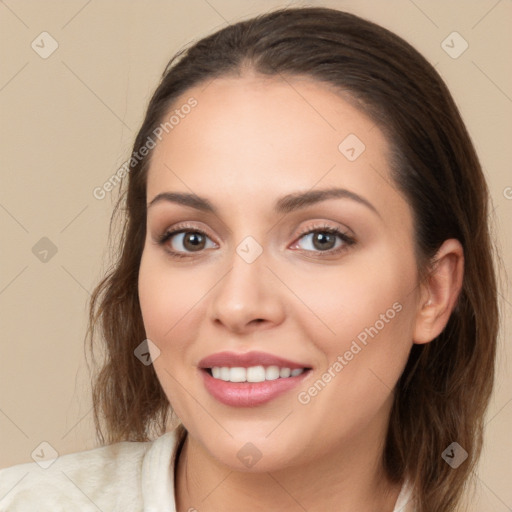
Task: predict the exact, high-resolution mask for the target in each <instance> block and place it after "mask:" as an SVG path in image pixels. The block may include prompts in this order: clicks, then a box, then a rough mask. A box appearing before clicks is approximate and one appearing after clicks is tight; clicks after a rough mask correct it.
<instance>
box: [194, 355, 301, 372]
mask: <svg viewBox="0 0 512 512" xmlns="http://www.w3.org/2000/svg"><path fill="white" fill-rule="evenodd" d="M198 366H199V368H203V369H208V368H213V367H215V366H218V367H223V366H227V367H230V368H235V367H240V368H249V367H251V366H265V367H267V366H278V367H279V368H290V369H291V370H294V369H300V368H311V366H310V365H308V364H306V363H298V362H296V361H290V360H289V359H284V358H282V357H279V356H274V355H272V354H267V353H266V352H246V353H244V354H237V353H235V352H218V353H217V354H212V355H211V356H208V357H205V358H204V359H201V361H199V364H198Z"/></svg>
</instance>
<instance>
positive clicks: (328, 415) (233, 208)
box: [139, 72, 463, 512]
mask: <svg viewBox="0 0 512 512" xmlns="http://www.w3.org/2000/svg"><path fill="white" fill-rule="evenodd" d="M190 96H193V97H195V98H196V99H197V101H198V105H197V106H196V107H195V108H194V109H193V110H192V111H191V113H190V114H189V115H188V116H187V117H186V118H184V119H183V120H181V122H180V124H179V125H177V126H175V127H174V129H173V130H172V131H170V132H169V133H168V134H167V135H166V136H164V138H163V139H162V140H161V142H159V143H158V144H157V146H156V148H155V149H154V150H153V154H152V160H151V166H150V169H149V172H148V182H147V202H148V204H149V203H150V202H151V201H152V199H153V198H154V197H155V196H156V195H157V194H159V193H162V192H171V191H172V192H185V193H191V192H192V193H195V194H197V195H199V196H202V197H206V198H207V199H208V200H209V201H210V202H211V203H212V204H213V205H214V206H215V207H216V208H217V209H218V213H217V214H216V215H215V214H212V213H206V212H202V211H198V210H195V209H194V208H192V207H189V206H183V205H180V204H175V203H171V202H166V201H161V202H157V203H155V204H153V205H152V206H151V207H149V208H148V214H147V238H146V243H145V247H144V251H143V256H142V261H141V265H140V274H139V297H140V304H141V309H142V315H143V319H144V325H145V329H146V334H147V337H148V338H149V339H151V340H152V341H153V342H154V343H155V345H157V346H158V348H159V350H160V355H159V357H157V358H156V359H155V360H154V367H155V370H156V373H157V375H158V378H159V381H160V383H161V385H162V387H163V389H164V391H165V393H166V395H167V397H168V399H169V401H170V403H171V405H172V407H173V409H174V411H175V412H176V414H177V415H178V416H179V418H180V419H181V421H182V422H183V423H184V425H185V427H186V428H187V430H188V433H189V434H188V436H187V440H186V442H185V445H184V447H183V451H182V453H181V455H180V457H179V460H178V463H177V473H176V482H175V484H176V490H175V495H176V503H177V510H179V511H187V510H189V508H191V507H194V508H196V509H197V510H199V511H201V512H203V511H221V510H222V511H224V512H230V511H235V510H236V511H239V510H251V511H260V510H261V511H274V510H275V511H277V510H279V511H283V510H284V511H302V510H308V511H309V512H314V511H325V510H340V511H346V512H349V511H354V512H355V511H358V512H365V511H368V512H370V511H372V512H373V511H375V510H379V511H382V512H386V511H387V512H391V511H392V510H393V508H394V505H395V502H396V499H397V497H398V494H399V491H400V487H401V485H400V484H393V483H392V482H390V481H389V480H388V479H387V477H386V475H385V474H384V472H383V470H382V464H381V457H382V448H383V445H384V438H385V434H386V429H387V424H388V421H389V414H390V409H391V404H392V399H393V389H394V387H395V384H396V382H397V380H398V378H399V377H400V374H401V373H402V371H403V368H404V366H405V364H406V361H407V358H408V355H409V352H410V349H411V347H412V345H413V343H427V342H429V341H431V340H432V339H434V338H435V336H437V335H438V334H439V333H440V332H441V331H442V330H443V329H444V326H445V325H446V322H447V321H448V318H449V316H450V313H451V311H452V309H453V307H454V304H455V301H456V298H457V295H458V293H459V291H460V286H461V281H462V269H463V254H462V248H461V246H460V244H459V243H458V242H457V241H455V240H447V241H446V242H445V243H444V244H443V246H442V247H441V249H440V250H439V252H438V255H437V258H438V264H437V267H436V270H435V272H434V273H433V274H432V277H431V279H430V280H429V283H428V285H420V283H419V282H418V269H417V265H416V261H415V257H414V242H413V240H414V226H413V222H412V212H411V209H410V207H409V205H408V203H407V201H406V199H405V198H404V197H403V196H402V195H401V194H400V193H399V192H398V191H397V189H396V188H395V186H394V185H393V184H392V182H391V178H390V169H389V166H388V163H387V158H386V155H387V151H388V148H389V146H388V143H387V141H386V139H385V138H384V136H383V134H382V132H381V131H380V130H379V128H378V127H377V126H375V125H374V123H373V122H372V121H371V120H370V119H369V118H367V117H366V116H365V115H364V114H363V113H362V112H360V111H359V110H357V109H356V108H354V107H353V106H351V104H349V103H348V102H347V101H345V100H344V99H343V98H341V97H340V96H339V95H337V94H335V92H334V91H333V90H331V89H330V88H329V87H328V86H327V85H325V84H319V83H317V82H315V81H313V80H310V79H303V78H301V79H299V78H297V77H295V78H293V79H292V78H287V79H286V80H283V79H280V78H267V77H261V76H258V75H254V74H252V73H250V72H246V73H244V74H243V75H242V76H241V77H236V78H219V79H216V80H214V81H212V82H210V83H209V84H208V85H207V87H205V86H204V85H202V86H198V87H195V88H192V89H190V90H189V91H187V92H186V94H184V95H183V96H182V98H180V99H178V101H176V103H175V105H174V106H173V109H174V108H179V106H180V105H182V104H184V103H185V102H186V99H187V98H189V97H190ZM348 134H356V135H357V137H358V138H359V139H360V140H361V141H363V142H364V144H365V146H366V149H365V151H364V152H363V153H362V154H361V155H360V156H359V157H358V158H357V159H356V160H354V161H349V160H348V159H347V158H346V157H345V156H344V154H342V153H341V152H340V150H339V149H338V145H339V144H340V142H341V141H342V140H343V139H344V138H345V137H346V136H347V135H348ZM329 187H340V188H344V189H348V190H350V191H352V192H354V193H356V194H358V195H359V196H361V197H363V198H365V199H366V200H367V201H368V202H370V203H371V204H372V205H373V207H374V208H375V209H376V210H377V212H378V213H376V212H374V211H373V210H372V209H370V208H368V207H367V206H365V205H363V204H360V203H359V202H356V201H354V200H351V199H348V198H335V199H329V200H326V201H323V202H320V203H316V204H313V205H310V206H308V207H307V208H304V209H301V210H297V211H293V212H290V213H287V214H285V215H283V214H276V213H275V212H274V211H273V205H274V202H275V201H276V200H277V199H278V198H280V197H282V196H284V195H286V194H290V193H294V192H304V191H308V190H311V189H314V190H317V189H324V188H329ZM182 222H187V224H189V225H191V226H192V228H191V229H190V228H189V231H191V230H192V231H193V229H194V228H195V229H200V230H202V231H205V232H206V234H207V235H208V238H206V243H205V245H204V246H203V247H204V248H202V249H200V250H199V251H198V252H197V251H196V252H194V249H193V247H192V248H191V246H190V244H188V245H184V243H183V236H182V235H175V236H174V238H173V239H172V240H169V241H168V242H167V243H166V246H162V245H158V243H157V239H158V236H159V235H162V234H163V233H165V231H166V230H170V229H171V228H173V227H174V226H177V225H178V223H182ZM325 225H328V226H331V227H338V228H339V229H340V230H341V231H342V232H346V233H349V234H350V235H351V236H352V237H353V238H354V239H355V240H356V243H355V244H354V245H350V246H349V245H345V247H344V250H343V251H342V252H340V253H338V254H334V255H330V256H327V257H323V258H322V257H321V255H322V252H323V253H325V249H324V250H322V246H321V245H318V244H316V245H315V244H314V239H315V238H318V235H316V236H315V234H314V233H313V234H304V233H307V232H308V231H310V229H313V227H314V228H319V229H318V231H320V232H321V231H322V227H324V226H325ZM318 231H317V233H318ZM247 236H251V237H253V238H254V239H255V240H256V241H257V242H258V244H259V245H260V247H261V249H262V251H263V252H262V253H261V255H260V256H259V257H258V258H257V259H256V260H255V261H254V262H252V263H247V262H246V261H245V260H244V259H242V258H241V257H240V256H239V255H238V254H237V252H236V248H237V246H238V245H239V244H240V243H241V242H242V240H244V239H245V237H247ZM335 239H336V240H337V241H336V246H334V242H333V243H332V245H330V246H328V247H326V249H329V248H331V247H335V249H336V248H337V247H339V246H343V241H342V240H341V239H338V238H337V237H336V238H335ZM324 247H325V246H324ZM166 249H174V250H177V251H181V252H182V253H185V254H188V255H189V257H187V258H182V259H178V258H173V257H171V256H170V254H169V253H168V252H167V251H166ZM335 249H334V250H335ZM429 301H430V302H429ZM395 303H399V304H400V305H401V310H400V312H399V313H397V314H396V315H395V316H394V318H393V319H391V320H389V321H388V322H387V323H385V326H384V327H383V328H382V329H380V330H379V332H378V334H377V335H376V336H375V337H374V338H369V340H368V343H367V345H366V346H363V348H362V350H361V351H360V352H358V353H357V355H355V356H354V357H353V359H352V360H351V361H348V364H346V366H344V367H343V369H342V370H341V371H339V372H335V375H336V376H335V377H334V378H332V379H331V381H330V382H329V383H328V384H327V385H326V386H325V387H324V388H323V389H322V390H321V391H320V392H319V393H318V394H317V395H316V396H314V397H312V398H311V400H310V401H309V403H307V404H303V403H301V402H300V401H299V400H298V394H299V393H300V392H301V391H307V390H308V389H309V388H310V387H311V386H312V384H313V383H314V382H315V381H317V380H318V379H319V378H321V376H322V375H323V374H324V372H326V371H327V370H328V369H329V368H331V369H332V365H333V363H334V362H335V361H336V360H337V358H338V356H340V355H341V356H343V354H344V353H345V352H346V351H347V350H349V348H350V346H351V343H352V342H353V340H354V339H356V337H357V335H358V334H360V333H361V332H362V331H364V329H365V328H367V327H370V326H374V325H375V324H376V321H377V320H379V318H381V317H380V315H381V314H384V313H385V312H386V311H387V310H389V309H390V308H392V305H393V304H395ZM225 350H228V351H233V352H247V351H252V350H257V351H263V352H270V353H271V354H274V355H278V356H282V357H285V358H288V359H292V360H294V361H298V362H301V363H307V364H308V366H310V367H312V368H313V370H312V372H311V373H310V375H309V377H308V378H307V379H306V380H305V381H304V382H303V383H302V384H301V386H299V388H297V389H294V390H292V391H290V392H287V393H285V394H284V395H281V396H280V397H278V398H276V399H274V400H272V401H271V402H269V403H266V404H263V405H260V406H257V407H244V408H234V407H229V406H226V405H223V404H221V403H219V402H217V401H216V400H215V399H214V398H213V397H212V396H211V395H210V394H209V393H208V392H207V391H206V389H205V387H204V385H203V383H202V378H201V375H200V373H199V370H198V368H197V364H198V362H199V361H200V360H201V359H202V358H203V357H205V356H207V355H210V354H213V353H216V352H220V351H225ZM331 373H332V370H331ZM247 442H251V443H252V444H253V445H255V446H256V447H257V449H258V450H259V452H260V453H261V459H260V460H258V462H257V463H256V464H254V465H253V466H252V467H246V466H244V464H243V463H242V462H241V461H240V460H239V458H238V457H237V453H238V452H239V450H240V449H241V448H242V447H243V446H244V445H245V444H246V443H247Z"/></svg>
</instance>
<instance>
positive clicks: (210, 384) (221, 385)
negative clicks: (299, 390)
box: [198, 352, 312, 407]
mask: <svg viewBox="0 0 512 512" xmlns="http://www.w3.org/2000/svg"><path fill="white" fill-rule="evenodd" d="M198 366H199V369H200V372H201V375H202V378H203V383H204V386H205V388H206V390H207V391H208V393H209V394H210V395H211V396H212V397H213V398H214V399H216V400H217V401H219V402H221V403H222V404H224V405H228V406H231V407H255V406H258V405H262V404H265V403H267V402H269V401H271V400H274V399H275V398H277V397H278V396H280V395H282V394H283V393H286V392H287V391H290V390H291V389H293V388H294V387H296V386H298V385H299V384H300V383H301V382H302V381H303V380H304V379H305V378H307V376H309V374H310V373H311V370H312V368H311V366H308V365H306V364H302V363H299V362H295V361H290V360H288V359H284V358H281V357H279V356H275V355H273V354H268V353H264V352H248V353H234V352H219V353H217V354H213V355H211V356H208V357H206V358H204V359H202V360H201V361H200V362H199V364H198Z"/></svg>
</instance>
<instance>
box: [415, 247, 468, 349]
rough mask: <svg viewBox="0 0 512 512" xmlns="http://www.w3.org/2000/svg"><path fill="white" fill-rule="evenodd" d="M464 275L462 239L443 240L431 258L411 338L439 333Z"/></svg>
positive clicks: (417, 340) (422, 338)
mask: <svg viewBox="0 0 512 512" xmlns="http://www.w3.org/2000/svg"><path fill="white" fill-rule="evenodd" d="M463 276H464V250H463V248H462V245H461V243H460V242H459V241H458V240H456V239H454V238H451V239H449V240H445V241H444V243H443V244H442V245H441V247H440V248H439V250H438V251H437V254H436V256H435V258H434V265H433V268H432V271H431V273H430V275H429V277H428V282H427V284H425V285H423V289H422V293H421V294H420V297H419V300H418V310H417V313H416V323H415V327H414V334H413V342H414V343H417V344H422V343H429V342H430V341H432V340H433V339H435V338H436V337H437V336H439V334H441V333H442V332H443V330H444V328H445V327H446V324H447V323H448V320H449V319H450V315H451V314H452V311H453V309H454V307H455V304H456V303H457V299H458V297H459V294H460V291H461V289H462V282H463Z"/></svg>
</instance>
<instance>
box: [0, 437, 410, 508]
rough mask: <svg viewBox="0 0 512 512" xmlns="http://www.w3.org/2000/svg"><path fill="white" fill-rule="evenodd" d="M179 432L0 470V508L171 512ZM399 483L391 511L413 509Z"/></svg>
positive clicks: (405, 488) (405, 490)
mask: <svg viewBox="0 0 512 512" xmlns="http://www.w3.org/2000/svg"><path fill="white" fill-rule="evenodd" d="M180 434H181V431H177V430H174V431H172V432H167V433H166V434H164V435H162V436H161V437H159V438H158V439H156V440H154V441H151V442H122V443H116V444H112V445H109V446H103V447H100V448H94V449H92V450H88V451H83V452H78V453H71V454H68V455H62V456H60V457H58V458H57V459H55V461H54V462H53V463H52V464H51V465H50V466H49V467H46V469H45V468H43V467H41V466H44V465H46V466H47V465H48V462H49V461H47V462H46V463H43V462H38V463H36V462H30V463H26V464H18V465H16V466H12V467H9V468H6V469H1V470H0V512H6V511H9V512H34V511H36V510H37V511H51V512H64V511H66V512H70V511H75V510H76V511H80V512H89V511H91V512H92V511H94V512H98V510H100V511H102V512H114V511H116V512H132V511H133V512H135V511H137V512H176V505H175V501H174V462H175V455H176V451H177V448H178V447H179V445H180V442H179V441H180V440H181V438H182V437H181V435H180ZM410 494H411V490H410V489H409V488H408V486H407V485H404V487H403V488H402V490H401V492H400V496H399V497H398V500H397V502H396V505H395V508H394V511H393V512H413V511H412V508H410V507H411V504H410V503H409V501H410Z"/></svg>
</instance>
